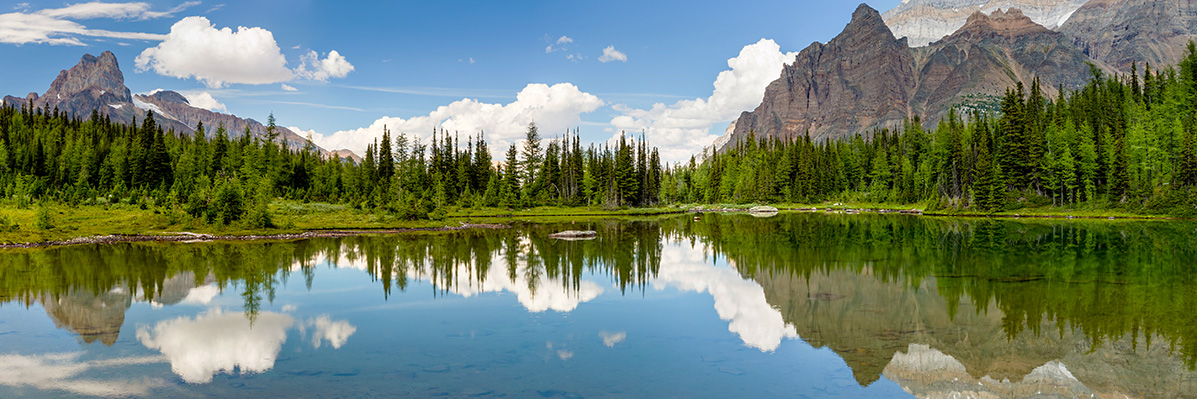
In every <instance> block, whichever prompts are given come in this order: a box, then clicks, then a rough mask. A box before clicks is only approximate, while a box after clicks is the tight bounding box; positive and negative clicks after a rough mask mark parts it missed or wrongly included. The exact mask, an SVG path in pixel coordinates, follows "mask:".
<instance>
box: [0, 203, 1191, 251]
mask: <svg viewBox="0 0 1197 399" xmlns="http://www.w3.org/2000/svg"><path fill="white" fill-rule="evenodd" d="M754 206H757V204H720V205H693V204H690V205H675V206H667V207H652V208H628V209H620V210H603V209H599V208H590V209H588V208H586V207H537V208H530V209H523V210H511V209H503V208H483V209H453V210H450V211H448V212H446V214H445V216H444V218H443V219H441V220H416V221H412V220H402V219H398V218H395V217H393V216H389V215H385V214H376V213H372V212H369V211H363V210H357V209H353V208H351V207H348V206H338V205H330V204H318V203H312V204H299V203H291V202H285V201H280V202H275V203H272V204H271V206H270V210H271V213H272V214H274V215H275V218H276V220H278V221H279V222H280V226H276V227H271V228H249V227H246V226H235V225H211V224H206V223H203V221H202V220H175V219H172V217H173V218H177V217H179V216H178V215H174V216H172V215H168V214H167V213H164V212H161V211H160V210H154V209H140V208H139V207H134V206H127V205H126V206H109V207H101V206H75V207H65V206H64V207H60V208H56V207H42V208H36V209H35V208H29V209H11V208H3V207H0V215H6V216H4V217H3V220H0V222H3V223H6V226H0V250H4V249H25V248H46V247H56V246H67V245H82V244H113V243H124V242H198V241H250V240H298V239H308V238H322V237H347V236H356V235H366V234H407V233H438V232H448V231H460V230H466V229H502V228H508V227H510V225H511V224H512V223H513V222H516V223H518V222H528V221H531V222H555V221H556V222H579V221H582V222H589V221H592V219H594V218H621V217H643V216H663V215H679V214H695V215H697V216H700V215H701V214H704V213H749V211H750V209H751V208H752V207H754ZM771 206H774V207H776V208H777V209H778V210H780V211H781V212H826V213H836V214H861V213H866V214H868V213H880V214H902V215H912V216H924V217H947V218H957V217H959V218H974V217H982V218H1009V219H1086V220H1179V219H1183V218H1175V217H1167V216H1160V215H1142V214H1134V213H1127V212H1117V211H1111V210H1108V209H1084V208H1070V209H1064V208H1029V209H1026V208H1024V209H1019V210H1017V211H1008V212H1001V213H991V214H973V213H969V212H963V211H960V212H945V211H943V210H939V211H927V210H926V206H925V205H924V204H908V205H895V204H875V203H839V202H828V203H820V204H791V203H787V204H771ZM46 215H49V216H48V219H49V220H43V221H40V222H39V221H38V220H37V219H38V218H39V217H43V218H46V217H47V216H46ZM184 219H185V217H184ZM41 223H45V224H47V225H48V226H46V225H43V226H38V225H39V224H41ZM33 226H37V227H33ZM40 227H48V228H46V229H41V228H40Z"/></svg>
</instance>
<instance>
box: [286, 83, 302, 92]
mask: <svg viewBox="0 0 1197 399" xmlns="http://www.w3.org/2000/svg"><path fill="white" fill-rule="evenodd" d="M283 91H299V89H296V88H295V86H291V85H289V84H286V83H283Z"/></svg>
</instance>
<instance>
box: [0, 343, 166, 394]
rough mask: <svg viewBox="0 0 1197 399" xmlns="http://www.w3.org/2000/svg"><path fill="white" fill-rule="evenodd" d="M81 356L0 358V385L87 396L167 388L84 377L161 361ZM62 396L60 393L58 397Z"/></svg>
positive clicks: (132, 380) (136, 380)
mask: <svg viewBox="0 0 1197 399" xmlns="http://www.w3.org/2000/svg"><path fill="white" fill-rule="evenodd" d="M81 357H82V353H79V352H73V353H56V354H49V355H33V356H25V355H17V354H9V355H0V385H3V386H10V387H28V388H33V389H39V390H45V391H51V392H54V391H66V392H69V393H73V394H78V395H87V396H110V397H116V396H145V395H146V394H147V393H149V392H150V390H151V389H154V388H159V387H163V386H165V385H166V383H165V382H164V381H161V380H150V379H145V378H119V379H113V378H93V377H85V376H84V375H86V374H91V373H94V372H95V371H97V370H105V369H108V370H120V369H121V368H123V367H128V366H135V365H141V364H153V363H161V362H162V359H161V358H160V357H154V356H147V357H130V358H117V359H109V360H92V361H85V360H82V359H81ZM59 394H61V392H60V393H59Z"/></svg>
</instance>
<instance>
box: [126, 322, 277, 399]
mask: <svg viewBox="0 0 1197 399" xmlns="http://www.w3.org/2000/svg"><path fill="white" fill-rule="evenodd" d="M294 323H295V321H294V319H292V318H291V316H288V315H285V314H281V313H274V312H262V313H259V314H258V316H257V319H256V320H255V321H254V322H253V323H252V324H251V323H250V320H249V318H247V317H245V314H243V313H225V312H223V311H221V310H220V309H212V310H210V311H207V312H204V313H202V314H200V315H198V316H196V317H195V318H191V317H187V316H180V317H179V318H176V319H172V320H164V321H160V322H158V323H157V324H155V325H154V327H153V328H148V327H141V328H139V329H138V330H137V339H138V340H139V341H141V344H142V345H145V346H146V347H147V348H150V349H156V350H158V351H160V352H162V354H163V355H164V356H166V358H167V360H169V361H170V368H171V371H174V373H175V374H178V375H179V377H181V378H183V380H184V381H187V382H189V383H207V382H211V381H212V377H213V376H214V375H216V374H217V373H232V372H233V370H240V371H241V372H242V373H261V372H265V371H267V370H270V369H271V368H273V367H274V362H275V360H276V359H277V358H278V353H279V349H281V348H282V345H283V342H286V340H287V329H289V328H290V327H291V326H292V324H294Z"/></svg>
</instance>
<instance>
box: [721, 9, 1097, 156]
mask: <svg viewBox="0 0 1197 399" xmlns="http://www.w3.org/2000/svg"><path fill="white" fill-rule="evenodd" d="M1088 63H1094V64H1095V65H1097V66H1098V67H1099V69H1102V70H1105V71H1109V70H1110V68H1109V67H1108V66H1105V65H1104V64H1102V63H1101V62H1097V61H1093V60H1091V59H1089V57H1088V56H1086V55H1085V54H1084V53H1083V52H1081V51H1080V50H1079V49H1076V48H1075V47H1073V46H1072V45H1071V39H1070V38H1068V37H1066V36H1065V35H1064V34H1062V33H1059V32H1055V31H1052V30H1049V29H1046V28H1045V27H1043V26H1041V25H1039V24H1036V23H1035V22H1034V21H1032V20H1031V19H1030V18H1029V17H1027V16H1026V15H1025V14H1023V13H1022V12H1021V11H1019V10H1010V11H995V12H994V13H992V14H984V13H980V12H975V13H973V15H971V16H970V17H969V20H968V22H967V23H966V25H965V26H962V27H961V28H960V29H958V30H957V31H956V32H954V33H953V34H952V35H949V36H947V37H945V38H943V39H941V40H939V41H937V42H935V43H932V44H930V45H928V46H924V47H917V48H911V47H910V46H909V45H908V41H907V40H906V39H905V38H903V39H898V38H896V37H895V35H893V33H892V31H891V30H890V29H889V28H888V25H886V24H885V23H884V22H883V20H882V17H881V15H880V13H878V12H877V11H876V10H874V9H873V8H871V7H869V6H868V5H866V4H861V5H860V6H859V7H858V8H857V10H856V11H855V12H854V13H853V18H852V21H851V22H849V23H848V25H847V26H846V27H845V28H844V30H843V32H841V33H840V34H839V35H837V36H836V37H835V38H833V39H831V40H830V41H828V42H827V43H826V44H823V43H814V44H812V45H811V46H810V47H807V48H806V49H804V50H802V51H801V52H799V54H798V56H797V57H796V59H795V61H794V62H793V63H792V64H788V65H785V66H784V67H783V69H782V71H781V74H780V75H781V76H780V77H779V78H778V79H777V80H775V81H773V82H772V83H770V84H769V86H768V87H767V88H766V89H765V95H764V98H763V100H762V102H761V104H760V105H759V106H758V107H757V108H756V109H754V110H752V111H748V112H744V113H742V114H741V115H740V117H739V119H737V120H736V121H735V122H734V129H733V132H732V135H731V137H730V138H729V139H728V140H726V142H729V143H734V142H738V141H741V140H743V139H745V138H746V137H748V136H749V135H750V134H754V135H755V136H756V137H779V138H785V139H793V138H796V137H800V136H804V135H806V136H810V137H811V138H812V139H814V140H816V141H822V140H828V139H836V138H842V137H847V136H850V135H855V134H857V133H862V132H863V133H866V134H867V133H868V130H870V129H873V128H894V127H898V126H900V125H901V124H903V123H905V122H906V121H907V120H911V119H914V118H918V119H919V120H921V121H922V122H923V123H924V124H925V125H926V126H933V125H934V124H936V123H938V121H939V120H941V119H943V117H944V116H946V115H947V113H948V111H949V110H950V109H951V108H952V107H961V106H964V107H967V106H973V105H974V104H973V102H974V100H973V99H971V98H970V96H974V95H978V94H979V95H991V96H992V95H998V94H1000V93H1001V92H1002V91H1003V90H1005V89H1006V88H1008V87H1012V86H1014V85H1016V84H1017V83H1022V84H1024V85H1026V86H1030V84H1031V82H1032V80H1033V79H1035V78H1036V77H1038V78H1040V79H1041V80H1042V86H1043V87H1044V90H1045V92H1047V94H1049V95H1053V96H1054V95H1057V94H1058V93H1056V92H1057V91H1058V90H1057V87H1059V86H1063V87H1064V88H1065V89H1078V88H1080V87H1082V86H1083V85H1084V84H1085V83H1086V82H1088V79H1089V78H1090V77H1091V75H1090V74H1089V70H1088V68H1084V67H1081V66H1083V65H1086V64H1088Z"/></svg>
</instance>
